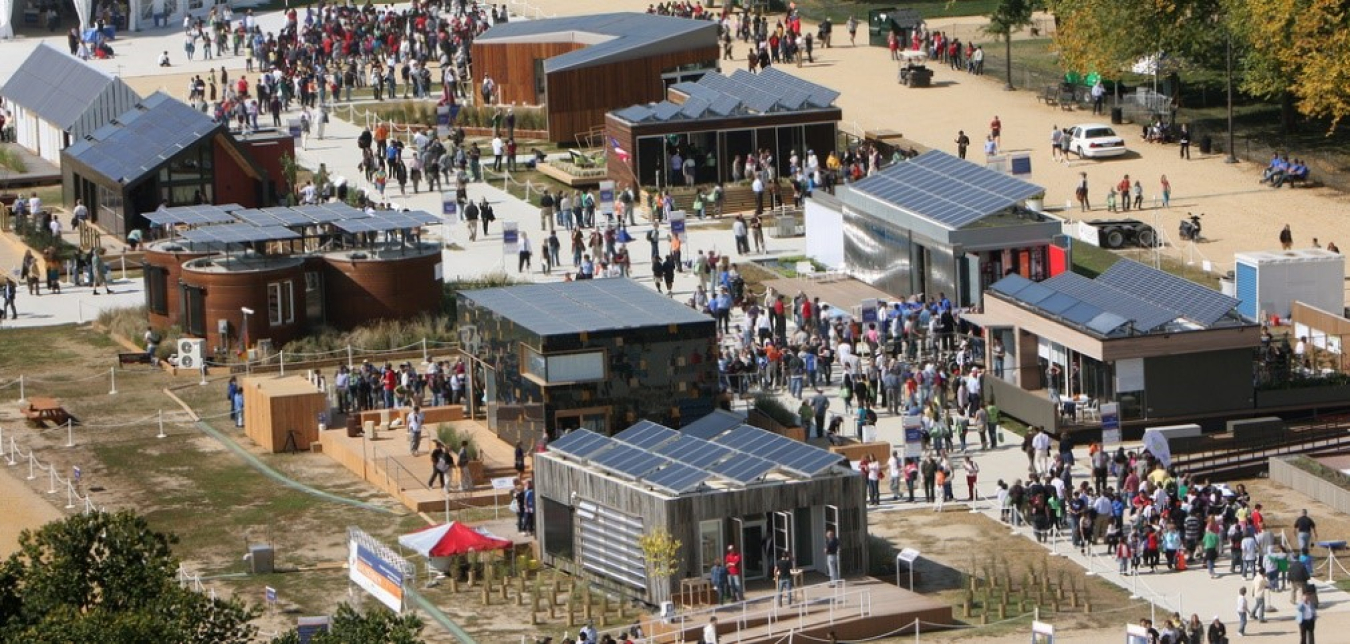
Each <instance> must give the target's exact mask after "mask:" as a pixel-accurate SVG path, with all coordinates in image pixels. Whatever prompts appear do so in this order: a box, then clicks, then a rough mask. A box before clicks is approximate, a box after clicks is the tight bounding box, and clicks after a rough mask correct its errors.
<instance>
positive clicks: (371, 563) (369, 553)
mask: <svg viewBox="0 0 1350 644" xmlns="http://www.w3.org/2000/svg"><path fill="white" fill-rule="evenodd" d="M347 546H348V548H349V550H348V553H347V577H348V579H350V580H351V581H352V582H353V583H355V584H356V585H357V586H360V587H361V589H362V590H364V591H366V592H368V593H370V596H371V597H374V598H375V599H377V600H379V602H380V603H381V604H384V605H385V606H388V607H389V610H392V611H394V612H395V613H400V612H403V572H402V571H401V570H399V569H398V567H396V566H394V565H391V564H390V563H389V562H387V561H385V560H384V559H383V558H382V557H381V556H380V555H379V554H378V553H377V552H376V551H375V550H373V549H371V548H368V547H366V545H365V544H362V543H359V542H357V541H356V540H355V539H353V540H350V541H348V542H347Z"/></svg>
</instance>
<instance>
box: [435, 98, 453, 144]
mask: <svg viewBox="0 0 1350 644" xmlns="http://www.w3.org/2000/svg"><path fill="white" fill-rule="evenodd" d="M451 118H452V117H451V115H450V106H449V105H441V106H438V107H437V108H436V135H437V136H440V137H447V136H450V119H451Z"/></svg>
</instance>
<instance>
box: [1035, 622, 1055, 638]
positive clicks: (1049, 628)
mask: <svg viewBox="0 0 1350 644" xmlns="http://www.w3.org/2000/svg"><path fill="white" fill-rule="evenodd" d="M1031 644H1055V625H1054V624H1047V623H1045V622H1041V621H1035V622H1032V623H1031Z"/></svg>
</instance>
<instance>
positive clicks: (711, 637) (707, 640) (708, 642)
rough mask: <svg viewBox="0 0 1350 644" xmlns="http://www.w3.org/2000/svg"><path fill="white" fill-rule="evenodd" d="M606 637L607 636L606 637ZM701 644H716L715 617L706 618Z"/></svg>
mask: <svg viewBox="0 0 1350 644" xmlns="http://www.w3.org/2000/svg"><path fill="white" fill-rule="evenodd" d="M606 637H608V636H606ZM703 644H717V616H716V615H713V616H712V617H709V618H708V625H707V626H704V627H703Z"/></svg>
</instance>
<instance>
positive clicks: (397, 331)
mask: <svg viewBox="0 0 1350 644" xmlns="http://www.w3.org/2000/svg"><path fill="white" fill-rule="evenodd" d="M423 339H426V340H430V341H433V342H453V341H455V340H456V339H457V336H456V335H455V333H454V331H453V330H452V329H451V324H450V320H449V319H448V318H446V317H444V316H442V315H434V314H429V313H426V314H422V315H419V316H417V317H415V318H411V319H407V320H377V321H375V322H371V323H370V324H366V325H362V326H360V327H357V328H355V329H352V330H351V331H337V330H335V329H331V328H324V329H320V330H318V331H317V332H314V333H310V334H308V335H306V336H305V337H303V338H300V339H298V340H292V341H290V342H288V343H286V346H285V350H286V352H287V353H296V354H300V353H310V354H317V353H330V352H338V351H346V350H347V347H349V346H350V347H352V349H354V350H357V349H365V350H376V351H386V350H389V349H400V348H406V347H408V346H409V345H413V344H417V343H419V342H421V341H422V340H423Z"/></svg>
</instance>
